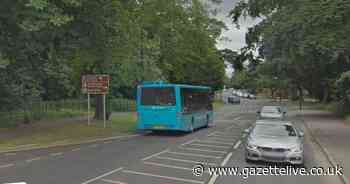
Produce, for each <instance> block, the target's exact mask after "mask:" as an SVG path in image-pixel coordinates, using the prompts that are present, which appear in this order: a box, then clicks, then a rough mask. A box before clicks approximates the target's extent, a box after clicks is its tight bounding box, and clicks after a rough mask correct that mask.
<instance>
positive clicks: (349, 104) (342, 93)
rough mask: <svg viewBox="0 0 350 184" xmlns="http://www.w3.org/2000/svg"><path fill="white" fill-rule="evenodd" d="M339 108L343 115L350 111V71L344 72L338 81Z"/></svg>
mask: <svg viewBox="0 0 350 184" xmlns="http://www.w3.org/2000/svg"><path fill="white" fill-rule="evenodd" d="M336 88H337V94H338V97H339V110H340V112H341V114H342V115H345V114H348V113H350V71H348V72H344V73H343V74H342V75H341V76H340V78H339V79H338V80H337V81H336Z"/></svg>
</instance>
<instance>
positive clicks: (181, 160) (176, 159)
mask: <svg viewBox="0 0 350 184" xmlns="http://www.w3.org/2000/svg"><path fill="white" fill-rule="evenodd" d="M155 158H158V159H164V160H172V161H178V162H185V163H196V164H198V163H201V162H200V161H194V160H185V159H178V158H171V157H159V156H157V157H155ZM205 164H207V165H213V166H216V165H217V164H215V163H205Z"/></svg>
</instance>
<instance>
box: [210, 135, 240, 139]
mask: <svg viewBox="0 0 350 184" xmlns="http://www.w3.org/2000/svg"><path fill="white" fill-rule="evenodd" d="M210 137H219V138H224V139H234V138H236V136H232V137H231V136H223V135H217V134H214V135H212V136H210Z"/></svg>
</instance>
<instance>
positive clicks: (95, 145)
mask: <svg viewBox="0 0 350 184" xmlns="http://www.w3.org/2000/svg"><path fill="white" fill-rule="evenodd" d="M97 146H98V144H92V145H90V146H89V147H90V148H96V147H97Z"/></svg>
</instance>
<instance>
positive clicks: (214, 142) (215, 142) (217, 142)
mask: <svg viewBox="0 0 350 184" xmlns="http://www.w3.org/2000/svg"><path fill="white" fill-rule="evenodd" d="M197 142H199V143H213V144H225V145H230V146H233V143H228V142H219V141H197Z"/></svg>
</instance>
